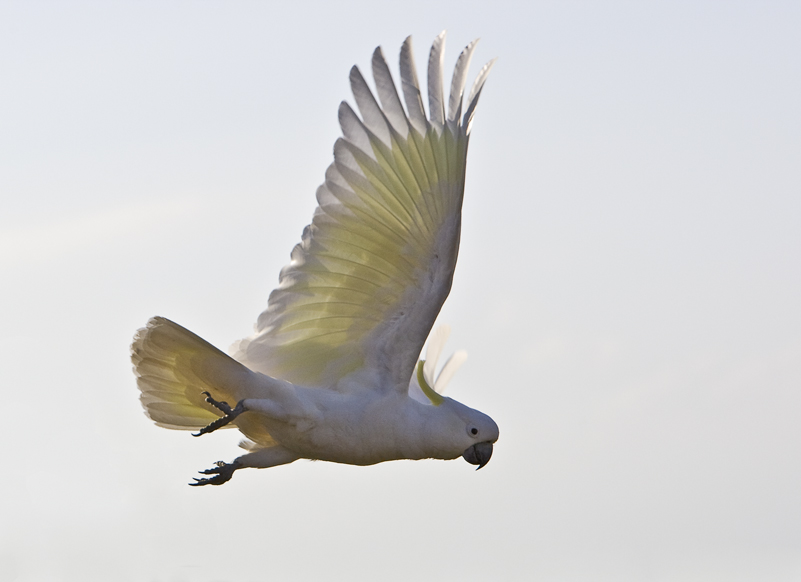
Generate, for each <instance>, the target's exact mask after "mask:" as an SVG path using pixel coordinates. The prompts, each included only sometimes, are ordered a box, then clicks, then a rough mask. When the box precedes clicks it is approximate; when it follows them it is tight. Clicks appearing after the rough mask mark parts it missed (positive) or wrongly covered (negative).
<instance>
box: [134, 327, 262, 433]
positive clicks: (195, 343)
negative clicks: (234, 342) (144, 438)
mask: <svg viewBox="0 0 801 582" xmlns="http://www.w3.org/2000/svg"><path fill="white" fill-rule="evenodd" d="M131 360H132V361H133V364H134V374H136V377H137V378H136V383H137V386H138V387H139V390H141V391H142V395H141V397H140V400H141V402H142V406H144V408H145V412H146V413H147V415H148V416H149V417H150V418H151V419H152V420H153V421H154V422H155V423H156V424H157V425H159V426H163V427H165V428H172V429H178V430H194V429H199V428H202V427H204V426H206V425H207V424H208V423H209V422H211V421H213V420H215V419H217V418H219V417H220V416H222V412H220V411H219V410H217V409H216V408H214V407H213V406H212V405H210V404H208V403H207V402H206V401H205V396H204V395H203V392H209V393H210V394H211V395H212V396H213V397H214V398H215V399H217V400H223V401H226V402H229V403H231V404H232V405H233V404H235V403H236V402H237V400H239V399H240V398H243V397H244V395H243V394H240V392H241V388H240V385H246V382H241V383H239V382H237V379H242V378H243V376H246V375H251V374H252V372H251V371H250V370H248V369H247V368H246V367H245V366H243V365H242V364H240V363H239V362H237V361H236V360H234V359H233V358H231V357H229V356H228V355H226V354H225V353H223V352H221V351H220V350H218V349H217V348H215V347H214V346H212V345H211V344H210V343H208V342H207V341H205V340H203V339H201V338H200V337H198V336H196V335H195V334H193V333H192V332H191V331H189V330H187V329H185V328H183V327H181V326H180V325H178V324H177V323H174V322H172V321H170V320H169V319H165V318H163V317H154V318H152V319H151V320H150V321H148V323H147V327H144V328H142V329H140V330H139V331H137V333H136V335H135V336H134V342H133V345H131ZM230 426H233V425H230Z"/></svg>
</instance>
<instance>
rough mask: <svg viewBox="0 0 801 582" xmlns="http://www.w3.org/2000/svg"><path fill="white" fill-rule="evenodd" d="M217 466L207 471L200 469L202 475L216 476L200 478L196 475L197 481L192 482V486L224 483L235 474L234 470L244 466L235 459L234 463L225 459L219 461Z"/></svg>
mask: <svg viewBox="0 0 801 582" xmlns="http://www.w3.org/2000/svg"><path fill="white" fill-rule="evenodd" d="M214 465H215V466H214V467H212V468H211V469H206V470H205V471H198V473H200V474H201V475H214V477H208V478H203V479H198V478H197V477H194V480H195V482H194V483H190V484H189V485H190V486H191V487H199V486H201V485H222V484H223V483H225V482H226V481H229V480H230V479H231V477H233V475H234V471H236V470H237V469H241V468H242V464H241V463H239V462H238V461H234V462H233V463H225V462H223V461H217V462H216V463H215V464H214Z"/></svg>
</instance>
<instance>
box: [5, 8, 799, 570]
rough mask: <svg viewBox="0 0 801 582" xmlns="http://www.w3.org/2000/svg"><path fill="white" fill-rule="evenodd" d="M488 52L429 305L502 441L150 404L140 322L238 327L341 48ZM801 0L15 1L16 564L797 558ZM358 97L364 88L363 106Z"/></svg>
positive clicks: (293, 565) (293, 213)
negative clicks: (442, 278) (180, 418)
mask: <svg viewBox="0 0 801 582" xmlns="http://www.w3.org/2000/svg"><path fill="white" fill-rule="evenodd" d="M442 29H448V31H449V36H448V41H447V48H446V62H447V67H448V74H450V70H451V68H452V66H453V63H454V61H455V58H456V56H457V54H458V52H459V51H460V50H461V48H462V47H463V46H464V45H465V44H466V43H467V42H469V41H470V40H472V39H473V38H475V37H479V36H480V37H482V41H481V43H480V44H479V47H478V50H477V54H476V56H475V58H474V61H473V62H474V65H473V68H472V72H471V82H472V76H474V75H475V73H476V72H477V71H478V68H479V66H480V65H481V64H483V63H484V62H486V61H488V60H489V59H490V58H492V57H496V56H497V57H499V61H498V63H497V64H496V67H495V69H494V70H493V71H492V74H491V75H490V78H489V81H488V83H487V85H486V87H485V90H484V93H483V94H482V98H481V103H480V105H479V109H478V112H477V116H476V119H475V124H474V128H473V135H472V141H471V143H470V154H469V156H468V170H467V188H466V196H465V205H464V226H463V239H462V249H461V250H462V252H461V256H460V259H459V260H460V262H459V266H458V268H457V273H456V279H455V282H454V287H453V292H452V294H451V298H450V299H449V300H448V302H447V303H446V306H445V309H444V310H443V313H442V315H441V320H444V321H447V322H448V323H450V324H451V326H452V328H453V334H452V336H451V340H450V343H449V345H448V346H447V351H449V352H450V351H453V350H456V349H459V348H465V349H467V350H468V352H469V354H470V358H469V359H468V362H467V363H466V364H465V366H464V367H463V368H462V369H461V370H460V371H459V373H458V374H457V375H456V377H455V378H454V380H453V381H452V383H451V385H450V386H449V390H448V393H449V395H451V396H453V397H455V398H456V399H458V400H460V401H462V402H465V403H466V404H468V405H470V406H472V407H475V408H478V409H480V410H483V411H485V412H487V413H488V414H490V415H491V416H493V418H494V419H495V420H496V421H497V422H498V424H499V426H500V429H501V438H500V440H499V442H498V443H497V445H496V447H495V454H494V456H493V459H492V462H491V463H490V464H489V465H488V466H487V467H486V468H484V469H483V470H482V471H480V472H478V473H476V472H474V471H473V470H472V469H473V468H472V467H471V466H470V465H468V464H467V463H465V462H463V461H462V460H457V461H452V462H441V461H420V462H408V461H406V462H394V463H385V464H383V465H377V466H374V467H350V466H338V465H334V464H329V463H312V462H307V461H299V462H296V463H294V464H292V465H288V466H283V467H278V468H273V469H269V470H263V471H255V470H247V471H241V472H239V473H237V474H236V476H235V478H234V479H233V480H232V481H231V482H230V483H228V484H226V485H225V486H223V487H205V488H200V489H194V488H190V487H187V485H186V483H187V482H188V481H189V480H190V479H191V478H192V477H193V476H195V475H196V473H195V472H196V471H198V470H200V469H204V468H207V467H209V466H211V464H212V463H213V462H214V461H217V460H221V459H222V460H231V459H233V458H234V457H236V456H237V455H238V454H239V452H240V450H239V449H238V448H237V447H236V443H237V441H238V438H237V436H236V434H234V432H233V431H223V432H222V433H216V434H214V435H210V436H207V437H204V438H202V439H194V438H192V437H191V436H189V434H188V433H186V432H174V431H167V430H164V429H160V428H157V427H156V426H154V425H153V424H152V423H151V422H150V421H149V420H148V419H147V418H146V417H145V416H144V414H143V412H142V409H141V407H140V405H139V402H138V391H137V390H136V387H135V383H134V377H133V374H132V373H131V365H130V362H129V359H128V349H129V344H130V341H131V338H132V336H133V334H134V332H135V331H136V329H137V328H139V327H142V326H143V325H144V324H145V323H146V321H147V319H148V318H149V317H151V316H153V315H163V316H166V317H169V318H171V319H173V320H175V321H177V322H179V323H181V324H182V325H184V326H186V327H188V328H189V329H191V330H193V331H194V332H196V333H198V334H199V335H201V336H203V337H205V338H206V339H207V340H209V341H211V342H212V343H214V344H215V345H217V346H219V347H221V348H223V349H225V348H227V346H229V345H230V344H231V343H232V342H233V341H235V340H237V339H239V338H241V337H243V336H246V335H248V334H249V333H250V331H251V329H252V325H253V323H254V322H255V319H256V317H257V315H258V314H259V313H260V311H261V310H262V309H263V308H264V307H265V306H266V303H267V296H268V294H269V292H270V290H271V289H272V288H273V287H274V286H275V285H276V283H277V278H278V272H279V270H280V268H281V267H282V266H283V265H284V264H286V263H287V262H288V260H289V252H290V250H291V248H292V246H293V245H294V244H295V243H296V242H297V241H298V240H299V238H300V234H301V232H302V229H303V227H304V225H306V224H307V223H308V222H309V220H310V218H311V215H312V212H313V210H314V206H315V200H314V192H315V189H316V187H317V186H318V185H319V184H320V183H321V181H322V179H323V174H324V171H325V168H326V167H327V166H328V164H329V163H330V161H331V159H332V153H331V152H332V146H333V143H334V140H335V139H336V138H337V137H338V136H339V128H338V125H337V116H336V111H337V106H338V104H339V102H340V101H341V100H342V99H349V100H350V99H351V97H350V91H349V87H348V82H347V79H348V70H349V68H350V66H351V65H352V64H354V63H357V64H358V65H359V66H360V67H361V68H362V70H363V71H365V72H367V71H369V62H370V55H371V53H372V50H373V49H374V47H375V46H377V45H379V44H380V45H382V46H383V47H384V50H385V54H386V55H387V57H388V59H389V60H390V61H391V65H392V66H393V71H394V72H395V71H397V66H396V65H397V55H398V51H399V49H400V45H401V43H402V42H403V39H404V38H405V37H406V36H407V35H408V34H412V35H414V39H415V49H416V50H415V54H416V57H417V62H418V69H420V70H424V65H423V63H424V62H425V61H426V59H427V51H428V48H429V46H430V43H431V41H432V40H433V38H434V37H435V36H436V34H438V33H439V32H440V31H441V30H442ZM800 30H801V4H799V3H797V2H778V1H777V2H699V1H692V2H674V1H671V2H647V3H645V2H593V3H590V2H548V3H538V2H519V3H517V2H502V1H494V2H466V1H460V2H436V3H433V2H414V1H411V2H410V1H407V2H403V3H399V2H395V3H389V2H387V3H382V2H340V1H338V2H318V3H313V2H292V3H270V2H210V1H209V2H136V3H104V2H94V3H84V2H70V3H56V2H52V3H46V2H38V3H32V2H4V3H2V4H0V196H1V197H2V210H0V282H1V284H0V388H2V395H3V405H4V410H3V415H2V421H1V422H0V442H2V449H1V450H2V463H3V466H2V470H1V471H0V492H2V494H1V495H0V580H2V581H6V580H17V581H39V580H68V581H73V580H74V581H87V580H123V581H139V580H145V581H165V582H180V581H188V580H193V581H199V582H204V581H209V582H212V581H223V580H237V581H257V580H267V579H271V580H315V579H316V580H321V579H330V580H337V579H341V580H490V579H496V580H547V581H551V580H553V581H574V580H575V581H583V580H586V581H596V580H609V581H627V580H631V581H667V580H681V581H695V580H697V581H702V580H703V581H709V580H726V581H727V582H728V581H766V580H768V581H779V580H788V581H789V580H798V579H801V420H799V419H801V226H800V222H801V106H800V104H801V34H799V31H800ZM351 102H352V101H351Z"/></svg>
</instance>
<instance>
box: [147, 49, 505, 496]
mask: <svg viewBox="0 0 801 582" xmlns="http://www.w3.org/2000/svg"><path fill="white" fill-rule="evenodd" d="M444 42H445V33H442V34H441V35H439V36H438V37H437V39H436V40H435V41H434V44H433V46H432V47H431V53H430V56H429V61H428V101H429V116H426V113H425V108H424V106H423V99H422V95H421V92H420V85H419V83H418V80H417V72H416V69H415V65H414V59H413V57H412V41H411V37H409V38H407V39H406V41H405V42H404V43H403V46H402V48H401V53H400V74H401V91H402V94H403V100H404V102H405V103H406V108H405V110H404V107H403V105H402V104H401V98H400V96H399V95H398V91H397V89H396V86H395V83H394V81H393V79H392V76H391V74H390V72H389V67H388V66H387V63H386V60H385V59H384V55H383V53H382V51H381V48H380V47H379V48H377V49H376V50H375V52H374V53H373V58H372V69H373V78H374V80H375V86H376V94H377V97H378V99H376V97H375V95H374V94H373V92H372V91H371V90H370V89H369V87H368V85H367V83H366V81H365V80H364V77H363V76H362V74H361V72H360V71H359V69H358V68H357V67H353V68H352V69H351V72H350V83H351V88H352V91H353V96H354V99H355V101H356V105H357V108H358V110H359V114H357V113H356V112H354V110H353V109H352V108H351V107H350V106H349V105H348V104H347V103H345V102H343V103H342V104H341V105H340V107H339V122H340V125H341V127H342V133H343V137H342V138H340V139H338V140H337V141H336V143H335V145H334V163H333V164H331V165H330V166H329V167H328V170H327V171H326V174H325V182H324V183H323V185H322V186H320V187H319V188H318V190H317V202H318V204H319V205H318V207H317V209H316V210H315V212H314V217H313V218H312V222H311V224H310V225H308V226H307V227H306V229H305V230H304V232H303V236H302V239H301V242H300V244H298V245H297V246H296V247H295V248H294V249H293V250H292V255H291V262H290V264H289V265H287V266H286V267H285V268H284V269H283V270H282V271H281V274H280V278H279V285H278V288H277V289H276V290H275V291H273V292H272V294H271V295H270V298H269V302H268V306H267V309H266V310H265V311H264V312H263V313H262V314H261V315H260V316H259V318H258V321H257V323H256V327H255V332H254V334H253V335H252V336H250V337H248V338H246V339H244V340H241V341H240V342H238V343H237V344H235V345H234V347H233V356H234V357H233V358H231V357H229V356H227V355H226V354H224V353H223V352H221V351H220V350H218V349H217V348H215V347H214V346H212V345H211V344H209V343H208V342H206V341H204V340H203V339H201V338H200V337H198V336H196V335H195V334H193V333H192V332H190V331H188V330H186V329H184V328H183V327H181V326H179V325H178V324H176V323H174V322H172V321H170V320H168V319H165V318H162V317H154V318H152V319H151V320H150V321H149V322H148V324H147V327H145V328H143V329H140V330H139V331H138V332H137V333H136V336H135V337H134V342H133V345H132V346H131V358H132V360H133V363H134V373H135V374H136V376H137V384H138V386H139V389H140V390H141V392H142V395H141V400H142V404H143V405H144V407H145V411H146V412H147V414H148V416H149V417H150V418H151V419H153V420H154V421H155V422H156V424H158V425H159V426H163V427H166V428H173V429H185V430H187V429H189V430H199V432H198V433H196V435H197V436H199V435H202V434H207V433H210V432H213V431H214V430H217V429H219V428H224V427H232V426H235V427H236V428H238V429H239V430H240V431H241V432H242V433H243V434H244V435H245V436H246V437H247V438H248V440H247V441H246V442H245V444H244V446H245V448H247V449H248V450H249V452H248V453H247V454H245V455H242V456H240V457H239V458H237V459H236V460H234V461H233V462H231V463H223V462H218V463H217V464H216V466H215V467H213V468H211V469H208V470H206V471H201V473H203V474H205V475H209V477H205V478H202V479H195V483H192V485H207V484H210V485H220V484H222V483H224V482H226V481H228V480H229V479H230V478H231V476H232V475H233V473H234V471H236V470H237V469H240V468H244V467H256V468H266V467H273V466H276V465H281V464H285V463H290V462H292V461H295V460H297V459H300V458H306V459H319V460H326V461H333V462H339V463H349V464H354V465H370V464H374V463H379V462H382V461H389V460H396V459H425V458H436V459H454V458H456V457H458V456H460V455H461V456H462V457H463V458H465V460H467V461H468V462H470V463H472V464H474V465H478V466H479V468H481V467H483V466H484V465H485V464H486V463H487V462H488V461H489V458H490V455H491V454H492V444H493V443H494V442H495V441H496V440H497V438H498V427H497V425H496V424H495V422H493V420H492V419H491V418H490V417H488V416H487V415H485V414H483V413H481V412H478V411H477V410H473V409H471V408H468V407H466V406H464V405H463V404H460V403H458V402H457V401H455V400H452V399H450V398H447V397H444V396H442V395H441V392H442V389H443V388H444V385H445V384H446V383H447V382H448V380H449V379H450V378H451V376H452V375H453V372H454V371H455V369H456V367H458V365H459V364H460V363H461V362H462V361H463V360H464V358H465V354H464V352H457V353H456V354H454V356H453V357H452V358H451V359H450V360H449V361H448V362H447V363H446V364H445V366H444V367H443V369H442V371H441V372H440V374H439V376H438V377H437V378H436V379H435V378H434V371H435V369H436V365H437V360H438V358H439V354H440V352H441V350H442V346H443V344H444V341H445V339H446V338H447V334H448V332H447V329H441V328H440V329H438V330H437V331H435V332H434V333H433V334H432V335H431V338H429V348H428V355H429V356H430V357H428V358H427V361H423V360H420V361H419V362H418V358H419V357H420V354H421V351H422V348H423V344H424V343H425V341H426V338H428V337H429V332H430V331H431V328H432V326H433V324H434V321H435V319H436V317H437V314H438V313H439V311H440V309H441V308H442V304H443V303H444V301H445V299H446V297H447V296H448V293H449V292H450V289H451V283H452V281H453V273H454V269H455V267H456V258H457V254H458V251H459V237H460V230H461V209H462V198H463V195H464V176H465V162H466V157H467V143H468V139H469V136H470V127H471V123H472V119H473V114H474V113H475V108H476V104H477V103H478V98H479V95H480V94H481V89H482V87H483V86H484V82H485V80H486V78H487V75H488V73H489V70H490V68H491V66H492V64H493V62H494V61H492V62H490V63H488V64H487V65H485V66H484V67H483V68H482V69H481V71H480V72H479V74H478V78H477V79H476V81H475V83H474V84H473V87H472V90H471V91H470V94H469V96H468V97H467V99H466V101H465V100H464V98H463V96H464V89H465V82H466V80H467V69H468V66H469V64H470V59H471V56H472V54H473V49H474V48H475V45H476V42H475V41H474V42H472V43H470V44H469V45H468V46H467V47H466V48H465V49H464V50H463V51H462V53H461V54H460V56H459V58H458V60H457V62H456V67H455V70H454V74H453V80H452V83H451V90H450V96H449V99H448V101H447V103H446V101H445V98H444V96H443V91H442V78H443V74H442V66H443V65H442V56H443V48H444ZM463 106H464V108H463ZM229 402H231V403H235V406H234V407H232V406H230V405H229V404H228V403H229Z"/></svg>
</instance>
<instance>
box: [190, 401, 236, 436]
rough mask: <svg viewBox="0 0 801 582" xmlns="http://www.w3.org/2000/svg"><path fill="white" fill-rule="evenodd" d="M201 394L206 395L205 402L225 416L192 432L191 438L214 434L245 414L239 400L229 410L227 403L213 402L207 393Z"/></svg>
mask: <svg viewBox="0 0 801 582" xmlns="http://www.w3.org/2000/svg"><path fill="white" fill-rule="evenodd" d="M203 394H205V395H206V402H208V403H209V404H211V405H212V406H213V407H214V408H216V409H217V410H221V411H222V412H223V413H225V416H221V417H220V418H218V419H217V420H213V421H211V422H210V423H209V424H207V425H206V426H204V427H203V428H201V429H200V430H199V431H198V432H193V433H192V436H200V435H202V434H208V433H210V432H214V431H215V430H217V429H218V428H222V427H224V426H225V425H226V424H228V423H230V422H231V421H232V420H234V419H235V418H236V417H237V416H239V415H240V414H242V413H243V412H245V405H244V404H242V401H241V400H240V401H239V402H238V403H237V405H236V406H235V407H234V408H231V407H230V406H229V405H228V403H227V402H222V401H219V400H214V398H212V397H211V394H209V393H208V392H204V393H203Z"/></svg>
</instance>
